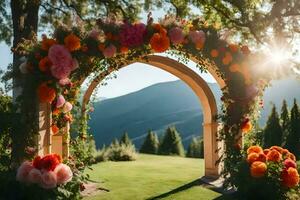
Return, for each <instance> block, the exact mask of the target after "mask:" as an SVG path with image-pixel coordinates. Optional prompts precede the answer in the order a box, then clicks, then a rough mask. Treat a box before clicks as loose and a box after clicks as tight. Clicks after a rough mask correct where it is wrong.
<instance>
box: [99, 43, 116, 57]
mask: <svg viewBox="0 0 300 200" xmlns="http://www.w3.org/2000/svg"><path fill="white" fill-rule="evenodd" d="M116 52H117V48H116V47H115V46H114V45H112V44H111V45H109V46H108V47H106V48H105V49H104V50H103V52H102V53H103V55H104V57H106V58H111V57H113V56H114V55H115V54H116Z"/></svg>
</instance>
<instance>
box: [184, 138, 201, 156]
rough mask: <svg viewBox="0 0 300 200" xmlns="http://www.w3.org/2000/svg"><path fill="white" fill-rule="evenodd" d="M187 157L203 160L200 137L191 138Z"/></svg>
mask: <svg viewBox="0 0 300 200" xmlns="http://www.w3.org/2000/svg"><path fill="white" fill-rule="evenodd" d="M186 156H187V157H191V158H204V142H203V138H201V137H193V139H192V141H191V143H190V145H189V147H188V150H187V153H186Z"/></svg>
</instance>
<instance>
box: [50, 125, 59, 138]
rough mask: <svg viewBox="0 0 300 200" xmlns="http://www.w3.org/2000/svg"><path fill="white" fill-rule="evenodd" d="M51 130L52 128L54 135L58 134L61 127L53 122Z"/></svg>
mask: <svg viewBox="0 0 300 200" xmlns="http://www.w3.org/2000/svg"><path fill="white" fill-rule="evenodd" d="M51 130H52V135H56V134H57V133H58V131H59V128H58V127H57V126H56V125H55V124H53V125H52V126H51Z"/></svg>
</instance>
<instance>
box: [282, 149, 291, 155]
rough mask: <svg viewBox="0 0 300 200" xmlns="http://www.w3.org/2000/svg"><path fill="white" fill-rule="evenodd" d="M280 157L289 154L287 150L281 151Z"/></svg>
mask: <svg viewBox="0 0 300 200" xmlns="http://www.w3.org/2000/svg"><path fill="white" fill-rule="evenodd" d="M281 153H282V155H285V154H289V153H290V151H289V150H287V149H282V152H281Z"/></svg>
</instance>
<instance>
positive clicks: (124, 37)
mask: <svg viewBox="0 0 300 200" xmlns="http://www.w3.org/2000/svg"><path fill="white" fill-rule="evenodd" d="M145 35H146V25H145V24H143V23H137V24H134V25H131V24H129V23H124V24H123V25H122V26H121V30H120V42H121V45H122V46H124V47H129V48H132V47H136V46H139V45H141V44H143V42H144V37H145Z"/></svg>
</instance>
